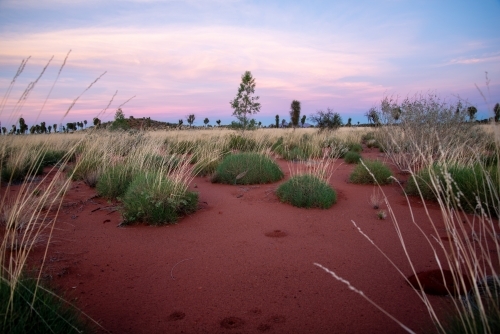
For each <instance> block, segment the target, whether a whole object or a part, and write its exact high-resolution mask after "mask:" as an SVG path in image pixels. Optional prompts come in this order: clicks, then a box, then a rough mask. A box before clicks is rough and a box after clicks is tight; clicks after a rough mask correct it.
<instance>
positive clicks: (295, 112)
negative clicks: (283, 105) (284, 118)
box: [290, 100, 300, 129]
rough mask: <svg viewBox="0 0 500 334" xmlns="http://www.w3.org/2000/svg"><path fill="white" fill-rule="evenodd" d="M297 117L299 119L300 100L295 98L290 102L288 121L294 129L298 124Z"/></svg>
mask: <svg viewBox="0 0 500 334" xmlns="http://www.w3.org/2000/svg"><path fill="white" fill-rule="evenodd" d="M299 119H300V102H299V101H297V100H293V101H292V104H291V105H290V121H291V123H292V126H293V128H294V129H295V128H296V127H297V126H298V125H299Z"/></svg>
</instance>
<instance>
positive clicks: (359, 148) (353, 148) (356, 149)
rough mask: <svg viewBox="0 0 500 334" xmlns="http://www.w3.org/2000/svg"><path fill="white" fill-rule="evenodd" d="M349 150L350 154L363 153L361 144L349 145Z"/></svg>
mask: <svg viewBox="0 0 500 334" xmlns="http://www.w3.org/2000/svg"><path fill="white" fill-rule="evenodd" d="M347 148H348V149H349V151H350V152H356V153H360V152H362V151H363V146H361V144H359V143H352V142H351V143H347Z"/></svg>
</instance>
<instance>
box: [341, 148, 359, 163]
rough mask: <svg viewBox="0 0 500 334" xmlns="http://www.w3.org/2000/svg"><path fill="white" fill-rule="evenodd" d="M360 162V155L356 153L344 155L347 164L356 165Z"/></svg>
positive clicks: (351, 152) (350, 152)
mask: <svg viewBox="0 0 500 334" xmlns="http://www.w3.org/2000/svg"><path fill="white" fill-rule="evenodd" d="M359 160H361V155H360V154H359V153H357V152H353V151H349V152H347V153H346V154H345V155H344V161H345V162H346V163H348V164H357V163H358V162H359Z"/></svg>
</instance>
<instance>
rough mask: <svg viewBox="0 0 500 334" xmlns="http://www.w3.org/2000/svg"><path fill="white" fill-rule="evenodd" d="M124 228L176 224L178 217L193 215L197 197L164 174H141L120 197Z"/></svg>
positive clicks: (196, 194)
mask: <svg viewBox="0 0 500 334" xmlns="http://www.w3.org/2000/svg"><path fill="white" fill-rule="evenodd" d="M122 202H123V220H124V224H130V223H135V222H144V223H147V224H150V225H164V224H171V223H175V222H176V221H177V220H178V219H179V217H180V216H181V215H185V214H188V213H191V212H194V211H196V208H197V206H198V193H195V192H189V191H187V189H186V186H185V185H184V184H180V183H177V182H174V181H173V180H171V179H169V178H168V177H166V176H165V175H164V174H163V173H159V172H157V171H155V172H141V173H140V174H138V175H137V176H136V177H135V178H134V180H133V181H132V182H131V184H130V186H129V187H128V189H127V191H126V192H125V194H124V195H123V197H122Z"/></svg>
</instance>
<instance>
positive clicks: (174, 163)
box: [144, 153, 180, 172]
mask: <svg viewBox="0 0 500 334" xmlns="http://www.w3.org/2000/svg"><path fill="white" fill-rule="evenodd" d="M179 163H180V159H179V157H178V156H177V155H175V154H173V155H169V156H162V155H159V154H150V153H148V154H146V155H145V156H144V165H145V167H146V168H148V169H157V170H163V171H166V172H170V171H172V170H174V169H175V168H177V167H178V166H179Z"/></svg>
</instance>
